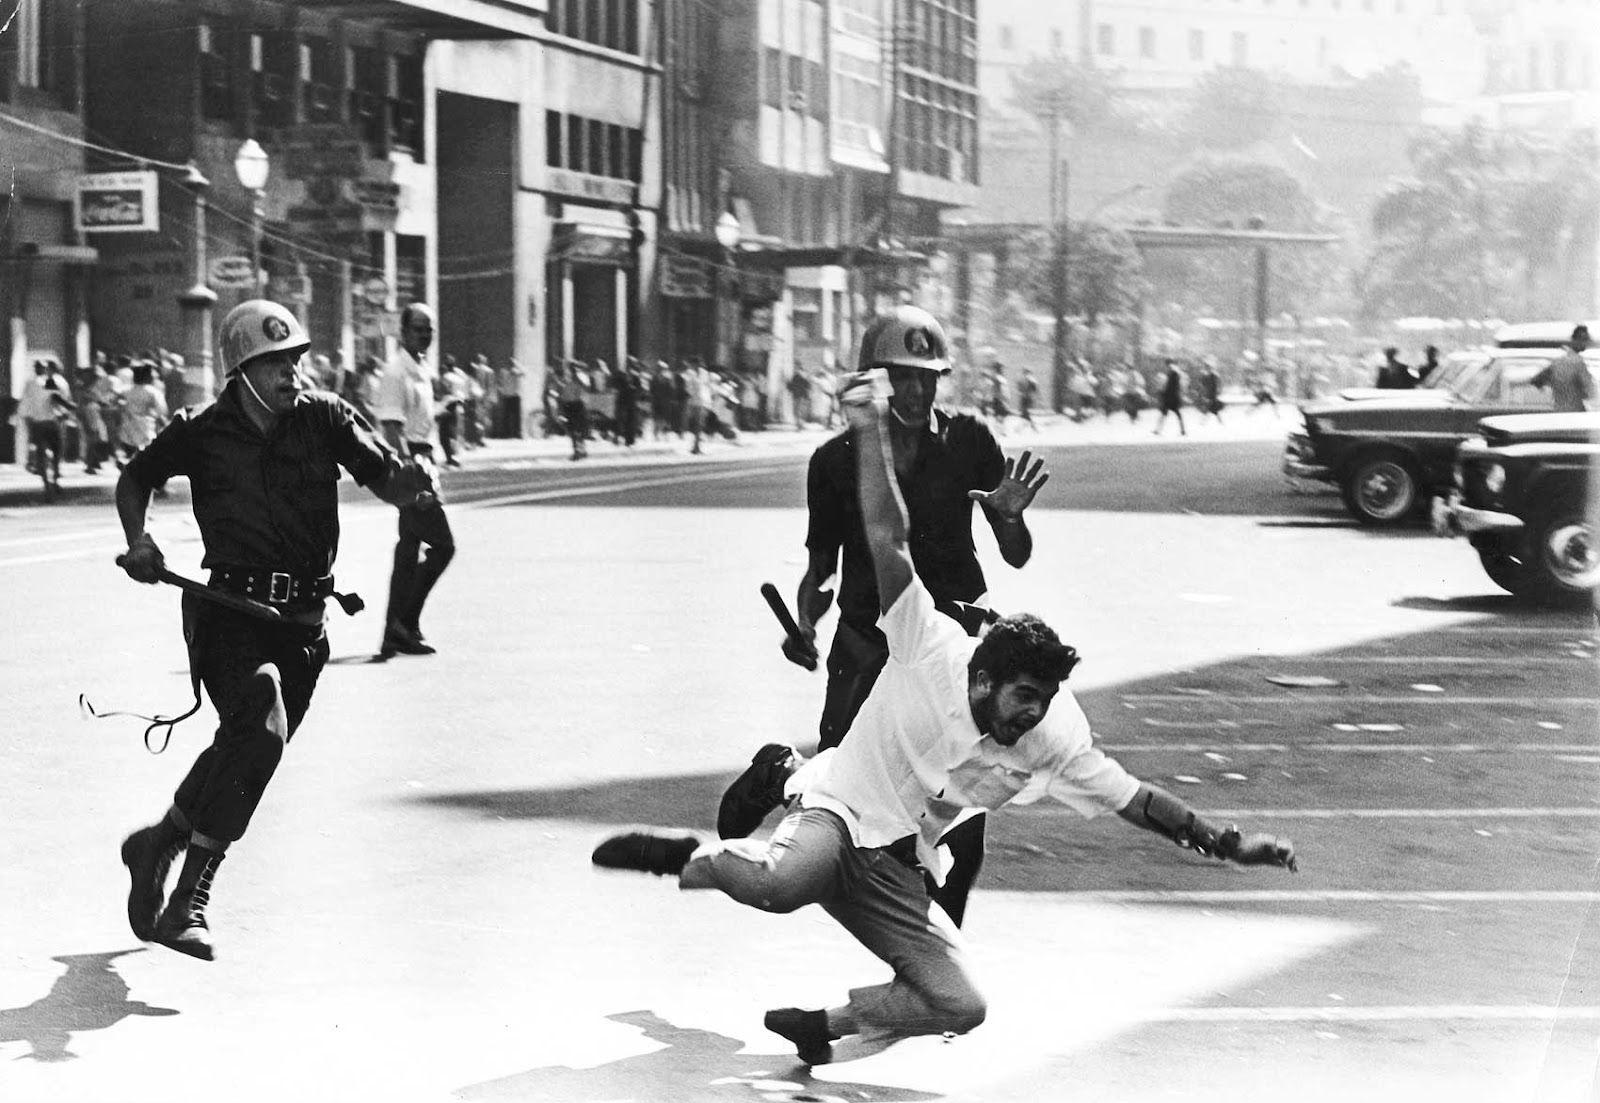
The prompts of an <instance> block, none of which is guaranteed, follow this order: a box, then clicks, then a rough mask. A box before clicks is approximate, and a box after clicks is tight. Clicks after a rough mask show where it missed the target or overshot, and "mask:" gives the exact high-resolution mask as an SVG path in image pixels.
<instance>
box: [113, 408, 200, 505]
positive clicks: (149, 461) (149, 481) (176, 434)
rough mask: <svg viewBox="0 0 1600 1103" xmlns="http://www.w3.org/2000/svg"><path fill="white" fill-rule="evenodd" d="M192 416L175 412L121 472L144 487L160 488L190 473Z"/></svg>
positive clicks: (192, 448) (192, 455)
mask: <svg viewBox="0 0 1600 1103" xmlns="http://www.w3.org/2000/svg"><path fill="white" fill-rule="evenodd" d="M192 429H193V415H192V414H191V412H190V411H189V410H179V411H178V412H177V414H176V415H175V416H174V417H173V419H172V420H171V421H170V422H168V423H167V425H166V428H164V429H162V430H161V432H159V433H157V434H156V438H155V440H152V441H151V442H150V443H149V444H147V445H145V446H144V447H143V448H141V449H140V450H139V451H138V453H137V454H135V455H134V457H133V459H131V460H129V461H128V463H127V465H126V467H125V468H124V470H125V471H126V472H127V474H128V477H129V478H131V479H133V480H135V481H136V482H138V483H140V484H142V485H144V486H160V485H161V484H162V483H164V482H166V481H167V480H168V479H170V478H173V477H174V476H177V475H188V474H190V473H191V472H192V471H193V470H194V447H193V440H192V438H193V432H192Z"/></svg>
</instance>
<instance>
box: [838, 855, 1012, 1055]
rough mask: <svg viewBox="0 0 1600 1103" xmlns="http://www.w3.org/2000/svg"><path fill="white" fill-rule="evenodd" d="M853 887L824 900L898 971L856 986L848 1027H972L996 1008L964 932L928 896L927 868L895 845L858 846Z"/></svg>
mask: <svg viewBox="0 0 1600 1103" xmlns="http://www.w3.org/2000/svg"><path fill="white" fill-rule="evenodd" d="M852 857H853V858H854V859H856V868H853V869H851V870H850V873H849V877H850V892H849V894H848V895H847V896H844V897H838V898H835V899H833V900H830V901H827V902H825V903H824V904H823V906H824V907H825V908H826V909H827V911H828V914H829V915H831V916H833V918H834V919H835V920H837V921H838V922H839V924H840V926H842V927H844V929H845V930H847V931H849V932H850V933H851V934H852V935H854V936H855V937H856V940H857V941H858V942H860V943H861V944H862V945H863V946H865V947H866V948H867V949H869V950H871V951H872V952H873V953H874V954H876V955H877V956H878V957H879V958H881V959H882V960H883V961H885V962H886V963H888V965H889V966H890V967H891V968H893V969H894V979H893V980H892V981H890V982H889V983H888V984H877V985H872V986H870V987H867V988H854V989H851V991H850V1002H849V1004H847V1005H846V1009H847V1017H848V1018H850V1019H852V1020H854V1021H853V1023H835V1019H834V1014H833V1013H832V1012H830V1013H829V1022H830V1024H833V1025H834V1026H835V1029H839V1030H840V1032H841V1033H843V1032H845V1030H847V1029H850V1028H853V1029H854V1030H855V1031H857V1032H867V1031H873V1032H878V1031H881V1032H884V1033H888V1034H892V1035H897V1036H901V1037H909V1036H912V1035H917V1034H942V1033H944V1032H945V1031H950V1032H951V1033H955V1034H965V1033H966V1032H967V1031H969V1030H972V1029H974V1028H976V1027H977V1026H978V1025H979V1024H981V1023H982V1022H983V1020H984V1018H985V1017H986V1016H987V1015H988V1004H987V1003H986V1001H985V1000H984V997H983V994H982V993H981V992H979V991H978V987H977V985H976V983H974V981H973V978H972V972H971V969H970V968H969V966H968V964H967V960H966V956H967V955H966V948H965V946H964V944H963V942H962V939H961V933H960V932H959V931H958V930H956V928H955V925H954V924H953V923H951V921H950V917H949V916H947V915H946V914H945V913H944V910H943V909H942V908H939V907H935V906H934V904H933V901H932V900H930V899H929V898H928V892H927V888H926V887H925V886H924V884H923V875H922V871H921V869H918V868H914V867H912V866H910V865H908V864H906V863H905V862H903V861H901V860H900V859H899V858H896V857H895V856H894V855H893V854H891V853H890V852H889V851H888V850H885V849H877V850H856V851H854V852H853V855H852Z"/></svg>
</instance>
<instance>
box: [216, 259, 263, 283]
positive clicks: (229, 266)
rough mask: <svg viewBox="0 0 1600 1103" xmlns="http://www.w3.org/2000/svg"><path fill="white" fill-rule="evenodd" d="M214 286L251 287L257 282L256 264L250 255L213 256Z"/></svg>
mask: <svg viewBox="0 0 1600 1103" xmlns="http://www.w3.org/2000/svg"><path fill="white" fill-rule="evenodd" d="M210 269H211V270H210V272H209V273H207V275H209V276H210V279H211V284H212V286H214V287H251V286H253V285H254V284H255V282H256V271H255V265H254V264H252V263H251V260H250V258H249V257H213V258H212V260H211V264H210Z"/></svg>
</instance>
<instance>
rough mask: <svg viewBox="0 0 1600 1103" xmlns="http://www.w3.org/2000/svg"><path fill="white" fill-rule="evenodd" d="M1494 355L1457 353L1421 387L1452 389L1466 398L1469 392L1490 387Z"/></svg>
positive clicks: (1431, 389) (1424, 381) (1457, 394)
mask: <svg viewBox="0 0 1600 1103" xmlns="http://www.w3.org/2000/svg"><path fill="white" fill-rule="evenodd" d="M1493 364H1494V357H1493V356H1490V355H1489V354H1487V353H1456V354H1454V355H1451V356H1449V357H1447V358H1446V359H1445V362H1444V363H1442V364H1440V365H1439V366H1438V368H1436V369H1435V370H1434V371H1433V372H1432V373H1431V374H1430V375H1429V376H1428V378H1427V379H1424V380H1423V381H1422V382H1421V383H1420V384H1418V386H1419V388H1420V389H1422V390H1430V391H1450V392H1452V393H1453V394H1455V395H1456V397H1457V398H1462V399H1466V398H1467V395H1468V394H1469V393H1481V392H1482V391H1484V390H1486V389H1488V386H1489V383H1490V381H1491V380H1493V378H1494V374H1495V373H1494V371H1493V369H1492V365H1493Z"/></svg>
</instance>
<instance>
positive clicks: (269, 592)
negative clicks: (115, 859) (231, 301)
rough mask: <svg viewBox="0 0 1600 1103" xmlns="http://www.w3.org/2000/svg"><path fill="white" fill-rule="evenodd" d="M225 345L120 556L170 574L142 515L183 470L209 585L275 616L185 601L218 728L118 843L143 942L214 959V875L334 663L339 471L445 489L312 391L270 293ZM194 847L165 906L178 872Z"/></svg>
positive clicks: (161, 450) (371, 480) (300, 345)
mask: <svg viewBox="0 0 1600 1103" xmlns="http://www.w3.org/2000/svg"><path fill="white" fill-rule="evenodd" d="M219 344H220V346H221V355H222V358H223V363H224V365H225V366H226V368H227V370H228V381H227V384H226V386H225V387H224V388H223V390H222V393H221V394H220V395H219V396H218V398H217V401H216V402H215V403H214V404H213V405H211V406H209V407H206V408H205V409H202V410H198V411H194V410H184V411H182V412H180V413H179V414H177V416H176V417H174V419H173V420H172V422H171V424H169V425H168V426H167V427H166V428H165V429H163V430H162V431H161V433H160V434H158V435H157V436H156V438H155V440H153V441H152V442H151V443H150V445H149V446H148V447H146V448H145V449H144V450H143V451H141V452H139V453H138V454H137V455H136V456H135V457H134V458H133V459H132V461H130V462H129V464H128V466H127V467H126V469H124V471H123V473H122V476H121V478H120V479H119V480H118V482H117V513H118V515H119V517H120V519H121V521H122V527H123V531H124V532H125V533H126V535H127V538H128V551H127V554H126V555H125V556H123V557H122V559H121V562H122V564H123V568H124V570H126V571H127V573H128V575H129V576H130V577H131V578H133V579H134V580H136V581H139V582H145V583H154V582H156V581H158V580H159V578H160V573H161V572H162V570H163V569H164V566H165V561H164V559H163V557H162V554H161V549H160V548H158V547H157V546H156V543H155V541H154V540H153V539H151V537H150V534H149V533H148V532H146V531H145V515H146V512H147V510H148V508H149V504H150V496H151V494H152V492H153V491H154V490H155V488H157V487H159V486H161V485H162V484H163V483H165V482H166V481H167V480H168V479H170V478H172V477H173V476H175V475H184V476H187V477H188V479H189V482H190V486H191V489H192V494H193V504H194V516H195V521H196V523H197V524H198V526H199V530H200V537H201V540H202V541H203V542H204V545H205V555H204V558H203V559H202V561H201V565H202V567H204V568H207V569H209V571H210V572H211V573H210V579H209V585H210V586H212V587H213V588H216V589H219V590H222V591H225V592H227V593H232V594H237V595H242V596H244V597H248V598H251V599H253V600H255V601H257V602H261V603H263V604H266V605H268V606H270V607H272V608H274V609H276V610H277V611H278V612H279V616H278V618H276V619H273V620H266V619H261V618H257V617H253V616H251V615H249V614H246V613H242V612H237V611H235V610H234V609H232V608H223V607H220V606H219V605H216V604H212V603H207V602H202V601H199V600H197V599H196V598H195V597H193V596H191V595H187V594H186V595H185V597H184V635H185V638H186V640H187V641H188V644H189V662H190V669H191V675H192V677H193V679H194V681H195V683H196V687H197V688H196V693H197V695H198V686H200V685H204V687H205V690H206V693H207V695H208V696H209V697H210V698H211V702H212V704H213V705H214V706H215V707H216V710H217V715H218V718H219V721H220V722H219V724H218V726H217V731H216V735H215V736H214V738H213V740H212V743H211V745H210V746H209V747H207V748H206V749H205V750H204V751H202V752H201V753H200V755H199V757H198V758H196V759H195V762H194V764H193V766H191V767H190V769H189V772H188V774H187V776H185V777H184V779H183V781H182V782H181V783H180V784H179V785H178V789H177V792H176V793H175V794H174V796H173V800H172V807H171V808H170V809H168V811H167V813H166V815H165V816H163V817H162V818H161V820H160V821H159V822H157V823H155V824H152V825H151V826H149V827H145V828H141V829H140V830H138V831H135V832H134V833H133V834H132V835H129V836H128V838H127V839H126V840H124V842H123V844H122V861H123V864H124V865H126V866H127V867H128V873H129V876H130V878H131V882H132V884H131V887H130V890H129V893H128V921H129V924H130V925H131V926H132V927H133V932H134V934H136V935H138V936H139V937H140V938H141V939H144V940H146V941H155V942H159V943H161V944H163V945H166V946H169V947H171V948H172V949H174V950H178V951H180V952H182V953H185V954H189V955H190V956H192V957H198V958H203V959H205V960H208V961H209V960H211V959H212V957H213V956H214V947H213V944H212V941H211V935H210V929H209V924H208V922H207V919H206V906H207V904H208V903H209V901H210V895H211V884H212V878H213V877H214V876H215V874H216V870H217V866H218V864H219V863H220V862H221V861H222V858H223V855H224V854H225V853H226V852H227V848H228V846H229V844H231V843H233V842H235V841H236V840H238V839H239V838H241V837H242V836H243V835H244V832H245V828H246V827H247V826H248V824H249V822H250V817H251V815H252V814H253V813H254V811H255V809H256V805H257V804H258V802H259V801H260V800H261V796H262V793H263V792H264V791H265V790H266V787H267V783H268V782H269V781H271V779H272V775H273V772H274V771H275V770H276V769H277V767H278V763H279V761H280V759H281V758H282V756H283V750H284V747H285V745H286V744H287V743H288V742H289V739H290V738H291V737H292V736H293V735H294V733H295V731H296V729H297V728H298V727H299V725H300V721H301V719H302V718H303V717H304V716H305V713H306V709H307V707H308V706H309V705H310V703H311V694H312V691H313V689H314V688H315V686H316V682H317V676H318V675H319V674H320V673H321V671H322V667H323V664H324V663H326V662H327V659H328V641H327V635H326V633H325V631H324V625H323V621H324V613H323V608H324V603H325V601H326V599H327V598H328V597H329V596H331V595H332V594H333V590H334V586H333V575H332V573H331V572H332V570H333V562H334V558H335V556H336V554H337V552H338V537H339V516H338V501H339V499H338V485H337V484H338V479H339V469H340V468H341V467H342V468H343V469H344V470H346V471H348V472H349V473H350V475H351V476H352V477H353V478H354V479H355V481H356V482H357V483H359V484H361V485H362V486H365V487H367V488H368V489H369V490H372V491H373V492H374V493H375V494H377V495H378V496H379V497H381V498H382V499H384V500H385V501H387V502H390V503H391V504H394V505H408V504H411V503H414V502H415V501H417V500H418V499H419V498H426V497H427V496H429V495H430V494H431V493H432V492H433V491H434V489H435V487H434V484H433V481H432V477H431V474H430V472H428V471H426V470H424V469H422V468H419V467H417V466H416V465H414V464H412V463H410V462H407V461H402V460H401V459H400V458H399V457H398V456H396V455H395V454H394V453H393V452H392V451H390V449H389V448H388V447H387V446H385V445H384V443H383V442H382V441H381V440H380V439H379V438H378V437H377V435H376V433H375V432H374V431H373V430H372V428H371V427H370V425H368V423H367V422H365V421H364V420H363V419H362V418H361V416H360V415H359V414H357V413H356V411H355V409H354V408H353V407H352V406H351V405H350V404H349V403H347V402H345V401H344V400H343V399H342V398H338V397H336V396H334V395H331V394H327V393H325V392H315V393H308V392H305V391H303V390H302V383H303V377H302V376H301V375H300V373H299V370H298V369H299V362H300V357H301V355H302V354H304V353H305V351H306V349H307V348H309V347H310V339H309V338H308V337H307V336H306V332H305V330H304V329H302V328H301V326H300V323H299V321H298V320H297V319H296V318H295V316H294V315H293V314H291V313H290V312H289V311H287V310H285V309H284V308H283V307H281V306H279V305H278V304H277V303H273V302H268V301H266V300H263V299H254V300H251V301H249V302H245V303H241V304H240V305H239V306H237V307H235V308H234V309H233V310H231V311H230V312H229V313H228V316H227V317H226V318H225V319H224V320H223V323H222V330H221V335H220V341H219ZM196 705H197V707H198V696H197V699H196ZM185 848H187V849H188V855H187V857H186V858H185V860H184V864H183V869H182V871H181V872H180V874H179V876H178V883H177V885H176V886H175V887H174V889H173V891H172V896H171V898H170V899H165V906H163V901H164V898H165V890H166V879H167V874H168V872H169V870H170V868H171V865H172V862H173V860H174V859H175V858H176V857H177V855H178V854H179V853H180V852H182V851H183V850H184V849H185Z"/></svg>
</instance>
